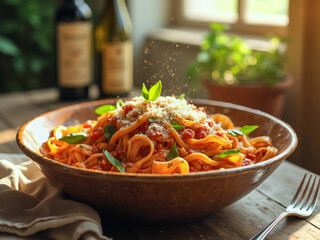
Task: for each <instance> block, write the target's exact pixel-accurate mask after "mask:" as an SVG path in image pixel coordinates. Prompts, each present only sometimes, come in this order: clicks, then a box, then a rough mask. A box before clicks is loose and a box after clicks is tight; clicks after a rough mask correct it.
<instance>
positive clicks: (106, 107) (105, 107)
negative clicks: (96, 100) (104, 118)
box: [94, 105, 116, 115]
mask: <svg viewBox="0 0 320 240" xmlns="http://www.w3.org/2000/svg"><path fill="white" fill-rule="evenodd" d="M115 109H116V107H115V106H113V105H102V106H100V107H98V108H97V109H96V110H95V111H94V112H95V113H96V114H99V115H102V114H104V113H106V112H110V111H113V110H115Z"/></svg>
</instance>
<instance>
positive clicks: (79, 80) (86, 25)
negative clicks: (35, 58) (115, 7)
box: [55, 0, 93, 100]
mask: <svg viewBox="0 0 320 240" xmlns="http://www.w3.org/2000/svg"><path fill="white" fill-rule="evenodd" d="M55 53H56V55H55V56H56V58H55V59H56V61H55V63H56V81H57V84H58V87H59V93H60V99H61V100H79V99H86V98H88V95H89V94H88V92H89V86H90V85H91V84H92V82H93V30H92V12H91V9H90V7H89V6H88V5H87V4H86V3H85V2H84V1H83V0H64V1H63V2H62V4H61V5H60V6H59V8H58V9H57V11H56V17H55Z"/></svg>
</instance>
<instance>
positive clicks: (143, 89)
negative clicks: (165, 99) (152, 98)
mask: <svg viewBox="0 0 320 240" xmlns="http://www.w3.org/2000/svg"><path fill="white" fill-rule="evenodd" d="M141 95H142V96H143V97H144V99H145V100H149V91H148V89H147V88H146V85H144V84H143V85H142V91H141Z"/></svg>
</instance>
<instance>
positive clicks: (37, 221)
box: [0, 154, 109, 240]
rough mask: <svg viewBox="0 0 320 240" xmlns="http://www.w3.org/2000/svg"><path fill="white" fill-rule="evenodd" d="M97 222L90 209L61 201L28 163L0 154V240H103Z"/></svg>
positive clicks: (83, 205)
mask: <svg viewBox="0 0 320 240" xmlns="http://www.w3.org/2000/svg"><path fill="white" fill-rule="evenodd" d="M100 222H101V221H100V217H99V215H98V213H97V212H96V211H95V210H94V209H93V208H91V207H90V206H88V205H85V204H82V203H80V202H76V201H72V200H69V199H65V198H63V194H62V192H61V191H60V190H59V189H58V188H56V187H55V186H53V185H52V184H50V182H49V181H48V180H47V179H46V177H45V176H44V175H43V174H42V173H41V171H40V170H39V169H38V168H37V167H36V166H35V164H34V163H33V162H32V161H31V160H30V159H28V158H26V157H25V156H23V155H20V154H0V239H25V238H24V237H28V238H27V239H57V240H64V239H66V240H78V239H84V240H107V239H109V238H107V237H105V236H103V234H102V227H101V224H100ZM18 236H19V237H18Z"/></svg>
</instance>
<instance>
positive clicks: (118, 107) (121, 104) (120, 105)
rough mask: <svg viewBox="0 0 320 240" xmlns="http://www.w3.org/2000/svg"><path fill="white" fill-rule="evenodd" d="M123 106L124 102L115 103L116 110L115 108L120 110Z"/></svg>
mask: <svg viewBox="0 0 320 240" xmlns="http://www.w3.org/2000/svg"><path fill="white" fill-rule="evenodd" d="M123 105H124V101H122V100H121V99H119V100H118V101H117V103H116V108H117V109H120V108H122V107H123Z"/></svg>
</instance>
